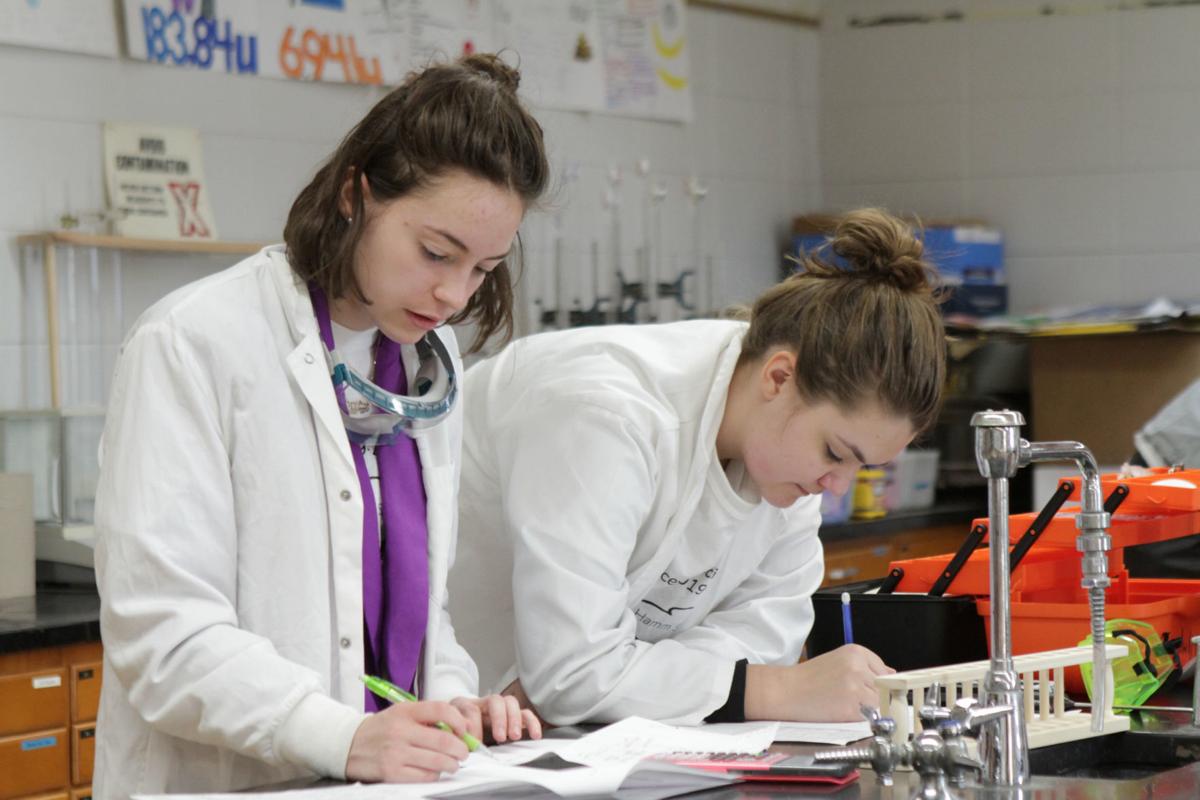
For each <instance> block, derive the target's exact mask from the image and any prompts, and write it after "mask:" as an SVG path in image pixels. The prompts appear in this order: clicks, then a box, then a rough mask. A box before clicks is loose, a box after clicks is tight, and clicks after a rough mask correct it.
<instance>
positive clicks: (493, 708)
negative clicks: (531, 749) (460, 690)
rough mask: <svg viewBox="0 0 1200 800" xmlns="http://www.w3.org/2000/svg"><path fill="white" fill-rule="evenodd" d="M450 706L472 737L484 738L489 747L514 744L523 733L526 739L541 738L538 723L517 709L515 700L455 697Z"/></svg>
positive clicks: (519, 707)
mask: <svg viewBox="0 0 1200 800" xmlns="http://www.w3.org/2000/svg"><path fill="white" fill-rule="evenodd" d="M450 703H451V704H452V705H453V706H454V707H455V708H457V709H458V710H459V711H461V712H462V715H463V717H465V718H466V720H467V729H468V730H470V731H471V733H472V734H474V735H475V736H476V737H478V738H483V737H484V736H485V735H486V736H487V737H488V741H489V742H491V743H493V744H504V743H505V742H515V741H517V740H519V739H521V738H522V736H523V735H524V734H525V733H528V734H529V738H530V739H540V738H542V723H541V720H540V719H538V716H537V714H535V713H533V711H532V710H530V709H523V708H521V705H520V702H519V701H518V699H517V698H516V697H513V696H501V695H498V694H490V695H488V696H487V697H456V698H454V699H453V700H451V701H450Z"/></svg>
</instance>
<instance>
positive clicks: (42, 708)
mask: <svg viewBox="0 0 1200 800" xmlns="http://www.w3.org/2000/svg"><path fill="white" fill-rule="evenodd" d="M66 676H67V671H66V670H65V669H64V668H62V667H49V668H47V669H42V670H38V671H36V672H23V673H21V674H18V675H5V676H3V677H0V709H3V710H4V713H2V714H0V736H12V735H16V734H21V733H27V732H29V731H44V730H48V729H50V728H57V727H59V726H61V725H65V724H66V722H67V680H66Z"/></svg>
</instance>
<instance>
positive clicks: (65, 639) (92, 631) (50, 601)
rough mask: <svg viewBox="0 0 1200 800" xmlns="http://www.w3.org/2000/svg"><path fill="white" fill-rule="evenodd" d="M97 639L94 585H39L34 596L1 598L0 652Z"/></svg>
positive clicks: (98, 613)
mask: <svg viewBox="0 0 1200 800" xmlns="http://www.w3.org/2000/svg"><path fill="white" fill-rule="evenodd" d="M99 640H100V596H99V595H98V594H97V593H96V588H95V587H94V586H93V587H83V588H39V589H38V593H37V595H35V596H33V597H14V598H11V599H8V600H0V653H13V652H17V651H19V650H34V649H37V648H41V647H61V646H63V645H67V644H76V643H78V642H96V641H99Z"/></svg>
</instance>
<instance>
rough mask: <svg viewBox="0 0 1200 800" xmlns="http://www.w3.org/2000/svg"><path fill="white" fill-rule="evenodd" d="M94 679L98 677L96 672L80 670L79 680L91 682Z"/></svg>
mask: <svg viewBox="0 0 1200 800" xmlns="http://www.w3.org/2000/svg"><path fill="white" fill-rule="evenodd" d="M94 677H96V670H94V669H81V670H79V680H81V681H87V680H91V679H92V678H94Z"/></svg>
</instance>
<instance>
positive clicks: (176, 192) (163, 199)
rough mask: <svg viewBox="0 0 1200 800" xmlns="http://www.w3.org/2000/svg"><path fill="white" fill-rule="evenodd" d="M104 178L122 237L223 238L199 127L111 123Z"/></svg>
mask: <svg viewBox="0 0 1200 800" xmlns="http://www.w3.org/2000/svg"><path fill="white" fill-rule="evenodd" d="M104 177H105V180H106V182H107V185H108V202H109V207H110V208H112V210H113V212H114V216H115V218H116V222H115V223H114V224H115V227H116V233H117V234H118V235H121V236H131V237H139V238H147V239H216V238H217V226H216V223H215V222H214V221H213V213H212V204H211V203H210V201H209V197H208V184H207V183H206V182H205V180H204V161H203V158H202V156H201V151H200V132H199V131H197V130H195V129H193V128H160V127H153V126H148V125H124V124H118V123H112V122H107V123H105V125H104Z"/></svg>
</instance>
